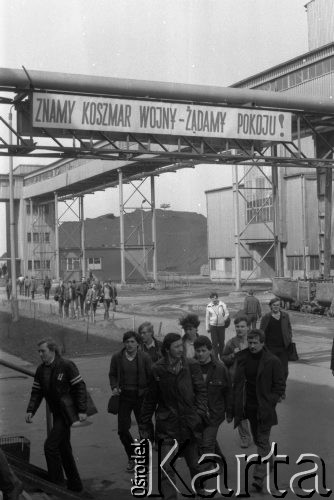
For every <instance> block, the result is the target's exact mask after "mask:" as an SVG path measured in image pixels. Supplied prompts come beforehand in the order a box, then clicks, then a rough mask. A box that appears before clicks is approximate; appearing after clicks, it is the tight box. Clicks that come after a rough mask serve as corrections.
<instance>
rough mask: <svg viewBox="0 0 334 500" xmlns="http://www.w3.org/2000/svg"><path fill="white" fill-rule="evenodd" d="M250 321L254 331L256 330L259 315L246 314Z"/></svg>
mask: <svg viewBox="0 0 334 500" xmlns="http://www.w3.org/2000/svg"><path fill="white" fill-rule="evenodd" d="M246 316H247V319H248V321H249V322H250V325H251V328H252V330H255V329H256V321H257V315H256V314H246Z"/></svg>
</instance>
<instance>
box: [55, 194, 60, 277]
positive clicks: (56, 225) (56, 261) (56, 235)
mask: <svg viewBox="0 0 334 500" xmlns="http://www.w3.org/2000/svg"><path fill="white" fill-rule="evenodd" d="M54 200H55V201H54V202H55V275H56V276H55V277H56V279H57V280H59V278H60V276H59V270H60V268H59V226H58V193H57V192H55V193H54Z"/></svg>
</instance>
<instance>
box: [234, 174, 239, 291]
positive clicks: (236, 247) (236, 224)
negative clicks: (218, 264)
mask: <svg viewBox="0 0 334 500" xmlns="http://www.w3.org/2000/svg"><path fill="white" fill-rule="evenodd" d="M232 188H233V212H234V214H233V220H234V256H235V258H234V262H235V265H234V267H235V290H236V291H238V290H240V283H241V271H240V224H239V180H238V165H234V166H233V167H232Z"/></svg>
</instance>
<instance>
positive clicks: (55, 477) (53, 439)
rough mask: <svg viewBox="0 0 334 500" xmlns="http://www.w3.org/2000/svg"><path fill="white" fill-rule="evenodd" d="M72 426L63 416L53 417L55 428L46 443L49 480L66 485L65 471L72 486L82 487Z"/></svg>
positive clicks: (45, 451)
mask: <svg viewBox="0 0 334 500" xmlns="http://www.w3.org/2000/svg"><path fill="white" fill-rule="evenodd" d="M70 439H71V430H70V426H69V425H68V424H67V423H66V422H65V420H64V418H63V417H62V416H61V415H53V427H52V429H51V432H50V435H49V436H48V437H47V439H46V441H45V443H44V453H45V458H46V463H47V467H48V473H49V479H50V481H52V482H53V483H58V484H62V483H64V473H63V469H64V471H65V474H66V477H67V480H68V484H69V485H70V486H74V487H79V486H81V479H80V476H79V472H78V469H77V465H76V463H75V460H74V457H73V453H72V446H71V442H70Z"/></svg>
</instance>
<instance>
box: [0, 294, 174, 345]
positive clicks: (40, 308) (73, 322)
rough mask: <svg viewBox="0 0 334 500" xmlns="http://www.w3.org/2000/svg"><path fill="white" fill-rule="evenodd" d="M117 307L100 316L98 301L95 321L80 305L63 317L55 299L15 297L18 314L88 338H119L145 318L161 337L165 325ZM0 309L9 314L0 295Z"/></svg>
mask: <svg viewBox="0 0 334 500" xmlns="http://www.w3.org/2000/svg"><path fill="white" fill-rule="evenodd" d="M118 309H120V310H117V311H110V312H109V319H107V320H106V319H105V318H104V307H103V304H98V307H97V311H96V316H95V320H93V319H92V316H91V315H90V314H88V315H87V314H84V315H82V314H81V311H80V306H79V307H78V308H76V307H75V306H74V316H73V317H71V308H70V307H69V315H68V316H66V315H65V312H64V308H62V311H61V313H60V309H59V305H58V302H56V301H54V300H53V299H50V300H44V298H43V297H42V296H40V297H37V298H36V299H35V300H32V299H27V298H20V297H18V299H17V310H18V316H19V317H25V318H30V319H33V320H36V321H46V322H49V323H52V324H55V325H58V326H60V327H64V328H66V329H68V328H72V329H75V330H80V331H84V332H85V333H86V335H87V337H88V335H89V334H91V333H92V334H100V335H102V336H105V335H107V336H108V337H110V332H111V331H114V332H116V338H117V339H121V337H122V333H123V332H124V331H127V330H135V331H136V330H137V329H138V327H139V325H140V324H141V323H143V322H144V321H147V320H149V321H150V322H151V323H152V324H153V326H154V330H155V336H156V337H157V338H161V337H163V335H164V334H165V333H166V331H168V325H167V324H164V325H162V321H161V320H160V319H159V318H153V319H152V318H151V317H149V318H146V317H143V315H141V314H136V313H129V312H127V311H124V312H123V311H122V310H121V309H122V308H118ZM0 310H2V311H4V312H7V313H8V314H10V315H12V313H13V302H12V300H8V299H5V298H3V297H2V299H0Z"/></svg>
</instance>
